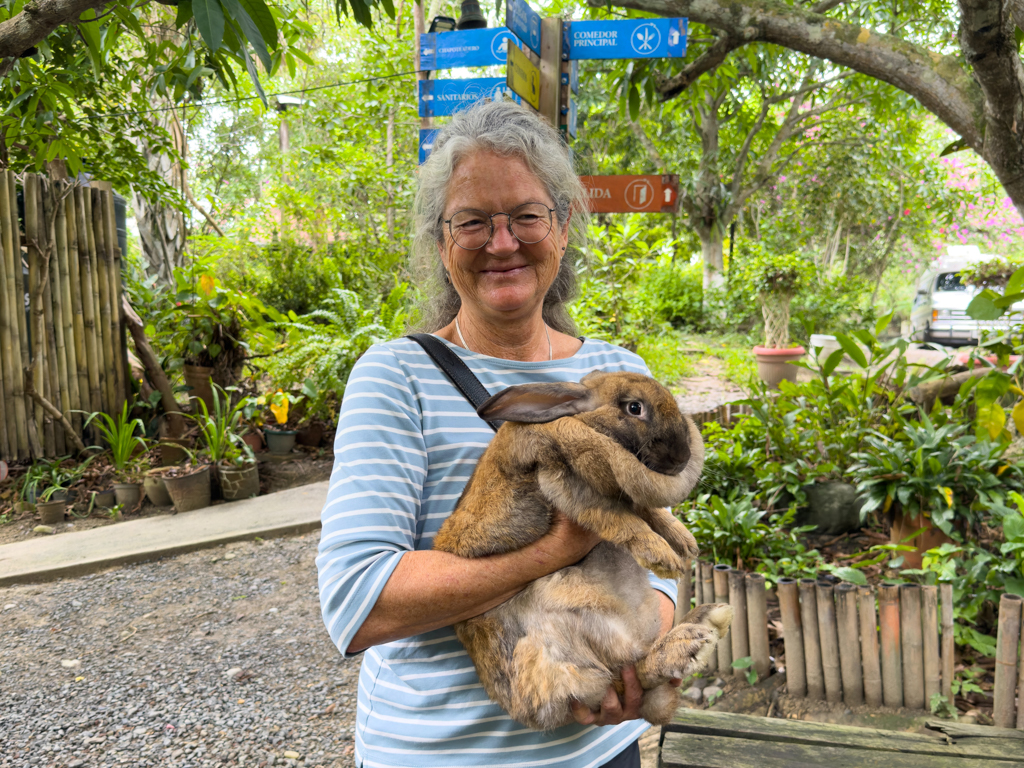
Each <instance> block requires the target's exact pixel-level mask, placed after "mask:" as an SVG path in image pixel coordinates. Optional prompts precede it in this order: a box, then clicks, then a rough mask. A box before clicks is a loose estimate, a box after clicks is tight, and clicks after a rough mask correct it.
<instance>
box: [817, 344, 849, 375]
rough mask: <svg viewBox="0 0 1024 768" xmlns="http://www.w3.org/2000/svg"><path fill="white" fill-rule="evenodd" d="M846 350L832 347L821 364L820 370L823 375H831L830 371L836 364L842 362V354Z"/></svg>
mask: <svg viewBox="0 0 1024 768" xmlns="http://www.w3.org/2000/svg"><path fill="white" fill-rule="evenodd" d="M845 354H846V352H845V351H844V350H842V349H834V350H832V353H831V354H830V355H829V356H828V357H827V358H826V359H825V364H824V365H822V366H821V372H822V374H823V375H825V376H831V375H832V371H834V370H835V369H836V366H838V365H839V363H841V362H842V360H843V356H844V355H845Z"/></svg>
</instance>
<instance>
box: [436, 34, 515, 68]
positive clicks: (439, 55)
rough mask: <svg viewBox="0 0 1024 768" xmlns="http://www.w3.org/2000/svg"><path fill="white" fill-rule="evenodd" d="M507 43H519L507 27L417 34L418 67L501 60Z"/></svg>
mask: <svg viewBox="0 0 1024 768" xmlns="http://www.w3.org/2000/svg"><path fill="white" fill-rule="evenodd" d="M509 45H514V46H516V47H521V46H520V45H519V41H518V40H517V39H516V36H515V35H514V34H512V32H511V31H510V30H509V29H507V28H506V27H498V28H497V29H467V30H462V31H458V32H427V33H425V34H422V35H420V69H452V68H453V67H486V66H488V65H490V64H504V63H505V62H506V61H507V60H508V53H507V50H508V49H507V47H506V46H509Z"/></svg>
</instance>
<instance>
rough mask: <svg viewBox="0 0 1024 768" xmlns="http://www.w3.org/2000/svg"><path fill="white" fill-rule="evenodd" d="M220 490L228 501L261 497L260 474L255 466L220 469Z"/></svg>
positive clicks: (247, 465)
mask: <svg viewBox="0 0 1024 768" xmlns="http://www.w3.org/2000/svg"><path fill="white" fill-rule="evenodd" d="M220 489H221V493H223V494H224V499H225V500H226V501H237V500H238V499H251V498H253V497H254V496H259V495H260V473H259V469H257V467H256V465H255V464H246V465H245V466H242V467H220Z"/></svg>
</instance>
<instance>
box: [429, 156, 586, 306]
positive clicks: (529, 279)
mask: <svg viewBox="0 0 1024 768" xmlns="http://www.w3.org/2000/svg"><path fill="white" fill-rule="evenodd" d="M524 203H543V204H544V205H546V206H547V207H548V208H553V207H554V201H553V200H552V199H551V197H550V196H549V195H548V193H547V192H546V191H545V189H544V185H543V184H542V183H541V181H540V179H538V178H537V177H536V176H535V175H534V174H533V173H531V172H530V170H529V169H528V168H527V167H526V164H525V163H523V161H522V160H520V159H519V158H516V157H501V156H499V155H495V154H493V153H491V152H476V153H474V154H472V155H470V156H469V157H467V158H465V159H464V160H463V161H462V162H461V163H459V165H458V167H457V168H456V169H455V172H454V173H453V174H452V180H451V183H450V184H449V187H448V200H447V204H446V205H445V208H444V218H445V219H446V220H447V219H450V218H451V217H452V215H453V214H455V213H457V212H459V211H462V210H465V209H467V208H471V209H476V210H479V211H483V212H485V213H488V214H494V213H498V212H505V213H508V212H511V211H512V210H514V209H515V208H517V207H518V206H520V205H523V204H524ZM552 215H553V214H552ZM568 233H569V228H568V226H567V224H566V223H564V222H560V221H558V219H557V217H555V218H553V221H552V227H551V232H550V233H549V234H548V235H547V236H546V237H545V238H544V239H543V240H541V241H540V242H538V243H533V244H531V245H527V244H525V243H522V242H520V241H519V240H518V239H516V238H515V237H514V236H513V235H512V234H511V233H510V232H509V230H508V225H507V223H506V217H505V216H498V217H497V218H495V219H494V234H493V236H492V237H491V239H490V240H489V241H488V242H487V244H486V245H484V246H483V247H482V248H477V249H475V250H467V249H465V248H461V247H459V246H458V245H457V244H456V243H455V242H453V240H452V237H451V232H450V231H449V228H448V225H447V224H445V225H444V243H443V245H441V246H440V250H441V259H442V261H443V262H444V266H445V269H447V270H448V274H449V275H451V280H452V285H453V286H454V288H455V290H456V291H458V294H459V296H460V297H461V298H462V304H463V306H464V307H466V308H467V309H470V308H471V309H472V310H473V311H475V312H477V313H480V314H481V315H483V316H484V317H486V318H488V319H490V320H506V321H507V320H513V319H518V318H521V317H526V316H529V315H530V314H532V313H534V312H537V313H539V312H540V311H541V308H542V306H543V302H544V296H545V294H546V293H547V291H548V288H550V287H551V284H552V283H553V282H554V280H555V276H556V275H557V274H558V268H559V265H560V264H561V260H562V253H563V250H564V248H565V246H566V243H567V242H568V237H569V234H568Z"/></svg>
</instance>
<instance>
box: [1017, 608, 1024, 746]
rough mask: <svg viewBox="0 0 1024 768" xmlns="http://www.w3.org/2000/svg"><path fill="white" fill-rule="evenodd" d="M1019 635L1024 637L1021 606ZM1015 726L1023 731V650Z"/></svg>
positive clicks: (1023, 619) (1023, 610)
mask: <svg viewBox="0 0 1024 768" xmlns="http://www.w3.org/2000/svg"><path fill="white" fill-rule="evenodd" d="M1021 613H1022V615H1021V626H1020V636H1021V637H1024V607H1022V608H1021ZM1017 696H1018V699H1019V701H1018V706H1017V728H1018V729H1020V730H1022V731H1024V650H1022V651H1021V654H1020V661H1019V662H1018V669H1017Z"/></svg>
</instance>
